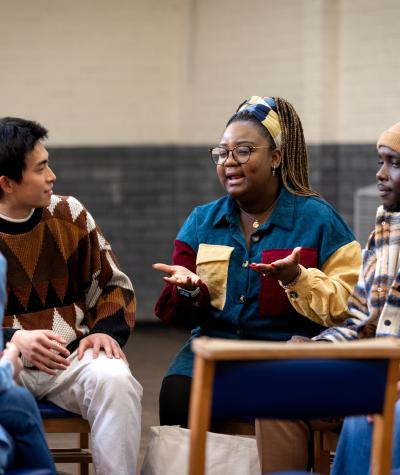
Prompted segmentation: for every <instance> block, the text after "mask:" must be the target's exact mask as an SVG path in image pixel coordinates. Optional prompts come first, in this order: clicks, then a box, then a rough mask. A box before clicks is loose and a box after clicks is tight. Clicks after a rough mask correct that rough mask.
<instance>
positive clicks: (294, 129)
mask: <svg viewBox="0 0 400 475" xmlns="http://www.w3.org/2000/svg"><path fill="white" fill-rule="evenodd" d="M273 99H274V101H275V103H276V108H277V113H278V115H279V122H280V125H281V129H282V146H281V152H282V160H281V164H280V166H279V168H280V171H281V179H282V184H283V186H284V187H285V188H286V189H287V190H288V191H289V192H290V193H293V194H295V195H300V196H320V195H319V193H317V192H316V191H314V190H312V189H311V187H310V182H309V178H308V153H307V147H306V143H305V139H304V133H303V126H302V125H301V121H300V117H299V116H298V115H297V112H296V110H295V109H294V107H293V106H292V104H290V102H288V101H287V100H286V99H283V98H281V97H273ZM246 102H247V101H244V102H242V103H241V104H240V105H239V107H238V109H237V110H238V112H236V114H234V115H233V116H232V117H231V118H230V119H229V121H228V123H227V124H226V127H227V126H228V125H230V124H231V123H232V122H236V121H240V120H244V121H248V122H252V123H253V124H254V125H255V126H256V127H258V129H259V130H260V132H261V133H262V134H263V135H265V136H266V137H267V138H268V140H269V142H270V143H271V144H274V141H273V138H272V136H271V134H270V133H269V132H268V130H267V128H266V127H264V125H263V124H262V123H261V122H260V121H259V120H258V119H257V118H256V117H254V116H253V115H252V114H251V113H250V112H248V111H247V110H246V109H244V110H242V111H240V109H241V107H242V106H243V105H244V104H245V103H246Z"/></svg>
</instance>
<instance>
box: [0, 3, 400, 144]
mask: <svg viewBox="0 0 400 475" xmlns="http://www.w3.org/2000/svg"><path fill="white" fill-rule="evenodd" d="M399 18H400V2H399V1H398V0H381V1H380V2H376V1H374V0H280V1H279V2H276V1H275V0H274V1H272V0H249V1H246V2H243V1H242V0H146V1H143V0H141V1H139V0H116V1H115V2H109V1H107V0H96V1H94V0H92V1H90V0H82V1H79V0H72V1H69V2H54V1H53V0H37V1H35V2H31V1H30V0H21V1H20V2H6V1H5V0H4V1H3V0H1V1H0V65H1V66H0V68H1V74H0V86H1V87H0V114H1V115H5V114H13V115H21V116H26V117H32V118H36V119H38V120H40V121H42V122H43V123H45V124H46V125H48V126H49V127H50V130H51V143H52V144H55V145H82V144H89V145H102V144H122V145H126V144H163V143H174V144H206V143H207V144H208V143H214V142H215V141H216V140H218V138H219V135H220V133H221V131H222V128H223V124H224V123H225V121H226V119H227V118H228V117H229V115H230V114H231V113H232V112H233V110H234V107H235V106H236V105H237V104H238V103H239V102H240V101H241V100H242V99H244V98H246V97H247V96H249V95H251V94H254V93H255V94H262V95H263V94H269V95H281V96H284V97H286V98H288V99H289V100H290V101H291V102H293V104H294V105H295V106H296V108H297V109H298V111H299V113H300V114H301V117H302V119H303V123H304V128H305V132H306V136H307V139H308V142H309V143H313V144H319V143H342V142H347V143H348V142H356V143H366V142H373V141H374V140H375V138H376V136H377V134H378V133H379V131H380V130H381V129H382V127H386V126H388V125H390V124H391V123H393V122H394V121H396V120H399V113H398V111H399V110H400V81H399V77H400V74H399V73H400V59H399V56H398V54H397V46H398V44H399V41H400V28H399V27H398V22H399Z"/></svg>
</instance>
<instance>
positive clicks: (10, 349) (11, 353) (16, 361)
mask: <svg viewBox="0 0 400 475" xmlns="http://www.w3.org/2000/svg"><path fill="white" fill-rule="evenodd" d="M1 359H5V360H9V361H11V363H12V365H13V368H14V373H13V377H14V379H15V378H16V377H17V376H18V374H19V372H20V371H21V369H22V367H23V364H22V360H21V358H20V357H19V349H18V348H17V346H16V345H15V344H14V343H10V342H8V343H7V344H6V349H5V350H4V351H3V354H2V357H1Z"/></svg>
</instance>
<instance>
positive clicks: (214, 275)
mask: <svg viewBox="0 0 400 475" xmlns="http://www.w3.org/2000/svg"><path fill="white" fill-rule="evenodd" d="M233 249H234V248H233V247H231V246H220V245H213V244H200V246H199V249H198V251H197V259H196V266H197V267H196V274H197V275H198V276H199V277H200V279H201V280H202V281H203V282H204V283H205V284H206V285H207V287H208V292H209V294H210V298H211V305H212V306H213V307H215V308H216V309H218V310H222V309H223V308H224V305H225V301H226V287H227V283H228V267H229V259H230V257H231V254H232V251H233Z"/></svg>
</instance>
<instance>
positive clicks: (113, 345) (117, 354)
mask: <svg viewBox="0 0 400 475" xmlns="http://www.w3.org/2000/svg"><path fill="white" fill-rule="evenodd" d="M88 348H93V358H97V357H98V356H99V353H100V350H104V353H105V354H106V356H107V358H117V359H122V360H124V361H126V362H128V360H127V358H126V356H125V354H124V352H123V351H122V350H121V347H120V346H119V344H118V342H117V341H116V340H114V338H112V337H111V336H110V335H107V334H106V333H92V334H91V335H88V336H85V338H82V340H81V341H80V342H79V347H78V360H81V359H82V357H83V354H84V353H85V351H86V350H87V349H88Z"/></svg>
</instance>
